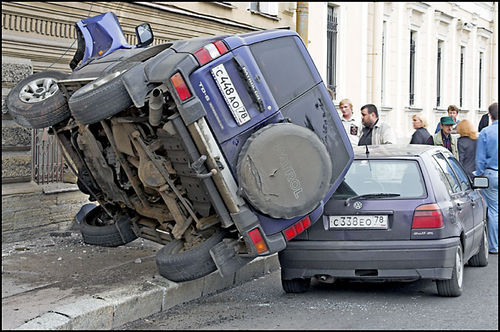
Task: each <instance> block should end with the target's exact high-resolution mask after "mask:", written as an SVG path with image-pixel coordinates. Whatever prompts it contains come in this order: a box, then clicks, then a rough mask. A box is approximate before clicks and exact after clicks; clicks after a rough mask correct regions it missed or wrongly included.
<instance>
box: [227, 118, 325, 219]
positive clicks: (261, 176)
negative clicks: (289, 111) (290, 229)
mask: <svg viewBox="0 0 500 332" xmlns="http://www.w3.org/2000/svg"><path fill="white" fill-rule="evenodd" d="M237 175H238V181H239V186H240V188H241V192H242V194H243V195H244V196H245V198H246V199H247V200H248V201H249V202H250V204H251V205H252V206H253V207H254V208H256V209H257V210H259V211H260V212H262V213H264V214H267V215H269V216H271V217H273V218H283V219H290V218H294V217H297V216H304V215H306V214H308V213H310V212H311V211H313V210H314V209H315V208H316V207H317V206H318V205H319V203H320V201H321V200H322V199H323V198H324V197H325V195H326V193H327V192H328V190H329V189H330V180H331V177H332V162H331V158H330V156H329V153H328V151H327V149H326V147H325V145H324V144H323V143H322V142H321V140H320V139H319V137H318V136H317V135H316V134H315V133H314V132H313V131H311V130H309V129H307V128H304V127H301V126H298V125H295V124H292V123H279V124H271V125H268V126H266V127H264V128H262V129H260V130H258V131H257V132H255V133H254V134H253V135H252V136H251V137H250V138H249V139H248V140H247V141H246V142H245V144H244V146H243V148H242V150H241V152H240V155H239V158H238V165H237Z"/></svg>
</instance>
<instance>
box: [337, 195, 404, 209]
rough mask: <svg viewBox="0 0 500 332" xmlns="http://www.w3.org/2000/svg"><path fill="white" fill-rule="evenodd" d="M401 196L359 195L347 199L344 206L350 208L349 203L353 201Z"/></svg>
mask: <svg viewBox="0 0 500 332" xmlns="http://www.w3.org/2000/svg"><path fill="white" fill-rule="evenodd" d="M398 196H401V194H394V193H375V194H364V195H357V196H352V197H349V198H348V199H346V201H345V203H344V205H345V206H348V205H349V202H350V201H352V200H353V199H367V198H382V197H398Z"/></svg>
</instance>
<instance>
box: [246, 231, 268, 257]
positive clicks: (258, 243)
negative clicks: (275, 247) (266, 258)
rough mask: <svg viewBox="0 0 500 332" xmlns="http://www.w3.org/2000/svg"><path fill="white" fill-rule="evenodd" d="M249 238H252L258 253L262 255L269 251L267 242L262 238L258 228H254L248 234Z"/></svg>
mask: <svg viewBox="0 0 500 332" xmlns="http://www.w3.org/2000/svg"><path fill="white" fill-rule="evenodd" d="M248 236H250V239H251V240H252V242H253V245H254V246H255V249H257V253H259V254H262V253H264V252H266V251H268V250H269V249H268V248H267V244H266V241H264V239H263V238H262V234H260V230H259V229H258V228H254V229H252V230H251V231H250V232H248Z"/></svg>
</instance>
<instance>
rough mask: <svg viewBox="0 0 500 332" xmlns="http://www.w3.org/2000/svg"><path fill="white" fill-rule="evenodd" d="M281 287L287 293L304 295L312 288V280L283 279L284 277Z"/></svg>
mask: <svg viewBox="0 0 500 332" xmlns="http://www.w3.org/2000/svg"><path fill="white" fill-rule="evenodd" d="M281 286H282V287H283V290H284V291H285V292H286V293H304V292H306V291H307V290H308V289H309V287H310V286H311V278H294V279H283V276H282V277H281Z"/></svg>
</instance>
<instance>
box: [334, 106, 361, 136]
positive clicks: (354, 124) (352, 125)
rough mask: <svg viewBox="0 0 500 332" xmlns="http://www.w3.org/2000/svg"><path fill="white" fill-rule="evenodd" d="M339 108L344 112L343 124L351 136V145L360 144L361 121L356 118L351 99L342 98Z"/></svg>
mask: <svg viewBox="0 0 500 332" xmlns="http://www.w3.org/2000/svg"><path fill="white" fill-rule="evenodd" d="M339 108H340V111H341V112H342V117H341V120H342V124H343V125H344V129H345V131H346V133H347V136H348V137H349V141H351V145H353V146H355V145H358V142H359V136H360V134H361V123H360V122H359V121H358V120H357V119H355V118H354V114H353V113H352V103H351V101H350V100H349V99H342V100H341V101H340V103H339Z"/></svg>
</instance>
